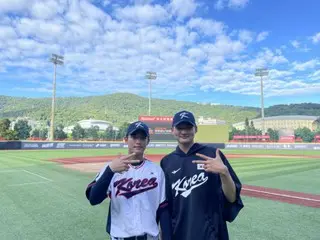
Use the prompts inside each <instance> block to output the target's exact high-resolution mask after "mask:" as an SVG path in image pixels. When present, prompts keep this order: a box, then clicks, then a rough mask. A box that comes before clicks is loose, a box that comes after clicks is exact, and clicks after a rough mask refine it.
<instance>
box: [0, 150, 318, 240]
mask: <svg viewBox="0 0 320 240" xmlns="http://www.w3.org/2000/svg"><path fill="white" fill-rule="evenodd" d="M170 150H171V149H149V150H148V153H168V152H169V151H170ZM119 152H123V153H124V152H125V149H112V150H104V149H101V150H88V149H86V150H64V151H62V150H61V151H60V150H54V151H51V150H43V151H0V184H1V192H0V206H1V208H0V216H1V217H0V239H1V240H2V239H3V240H17V239H23V240H38V239H39V240H40V239H41V240H43V239H48V240H53V239H54V240H57V239H59V240H60V239H61V240H64V239H65V240H71V239H72V240H76V239H77V240H78V239H86V240H89V239H90V240H91V239H95V240H102V239H108V236H107V234H106V233H105V222H106V217H107V209H108V202H107V201H106V202H104V203H103V204H101V205H99V206H95V207H92V206H90V204H89V203H88V201H87V200H86V198H85V195H84V191H85V188H86V185H87V184H88V183H89V181H90V180H91V179H92V178H93V177H94V175H95V174H88V173H86V174H85V173H81V172H78V171H73V170H68V169H65V168H63V167H62V166H60V165H58V164H56V163H53V162H50V161H48V159H52V158H62V157H77V156H103V155H109V154H117V153H119ZM223 152H224V153H233V154H235V153H241V154H250V153H252V154H261V153H262V154H291V155H296V154H303V155H305V156H307V155H320V153H318V154H316V152H307V151H304V152H300V151H270V150H268V151H249V150H241V151H239V150H238V151H235V150H232V151H231V150H228V151H227V150H223ZM230 162H231V164H232V166H233V167H234V169H235V171H236V172H237V174H238V176H239V177H240V179H241V181H242V182H243V183H244V184H250V185H258V186H266V187H273V188H280V189H284V190H292V191H301V192H305V193H313V194H320V188H319V186H320V159H316V158H315V159H308V158H298V159H291V158H267V157H263V158H250V157H248V158H239V159H230ZM243 201H244V204H245V208H244V209H243V210H242V211H241V213H240V215H239V217H238V218H237V219H236V221H235V222H234V223H232V224H229V230H230V239H232V240H233V239H237V240H244V239H248V240H256V239H257V240H279V239H290V240H307V239H314V240H316V239H319V236H320V231H319V226H320V218H319V215H320V209H319V208H310V207H304V206H298V205H290V204H286V203H281V202H274V201H270V200H263V199H257V198H250V197H243Z"/></svg>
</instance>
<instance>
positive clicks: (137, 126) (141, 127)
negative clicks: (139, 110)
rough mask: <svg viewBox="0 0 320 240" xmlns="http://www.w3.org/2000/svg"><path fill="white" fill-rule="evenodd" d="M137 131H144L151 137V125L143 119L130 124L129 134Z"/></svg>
mask: <svg viewBox="0 0 320 240" xmlns="http://www.w3.org/2000/svg"><path fill="white" fill-rule="evenodd" d="M136 131H142V132H144V133H145V134H146V136H147V137H149V127H148V126H147V125H146V124H145V123H143V122H141V121H137V122H133V123H131V124H130V125H129V127H128V129H127V136H129V135H132V134H134V133H135V132H136Z"/></svg>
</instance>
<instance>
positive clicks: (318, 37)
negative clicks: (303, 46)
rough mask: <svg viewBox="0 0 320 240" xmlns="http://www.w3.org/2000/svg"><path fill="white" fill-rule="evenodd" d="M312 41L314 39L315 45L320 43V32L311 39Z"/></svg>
mask: <svg viewBox="0 0 320 240" xmlns="http://www.w3.org/2000/svg"><path fill="white" fill-rule="evenodd" d="M311 39H312V42H313V43H314V44H316V43H318V42H320V32H318V33H316V34H315V35H313V36H312V37H311Z"/></svg>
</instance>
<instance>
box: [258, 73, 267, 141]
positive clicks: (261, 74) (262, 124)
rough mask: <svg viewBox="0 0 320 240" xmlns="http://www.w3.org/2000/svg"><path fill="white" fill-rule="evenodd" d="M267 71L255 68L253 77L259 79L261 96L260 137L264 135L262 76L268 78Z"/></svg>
mask: <svg viewBox="0 0 320 240" xmlns="http://www.w3.org/2000/svg"><path fill="white" fill-rule="evenodd" d="M268 75H269V70H268V69H267V68H257V69H256V72H255V76H257V77H260V91H261V92H260V94H261V126H262V135H264V134H265V133H266V129H265V122H264V99H263V98H264V97H263V76H268Z"/></svg>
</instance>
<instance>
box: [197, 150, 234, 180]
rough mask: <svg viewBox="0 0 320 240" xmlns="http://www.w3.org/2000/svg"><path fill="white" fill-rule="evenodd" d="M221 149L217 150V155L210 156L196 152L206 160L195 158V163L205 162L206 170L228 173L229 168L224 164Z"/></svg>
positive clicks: (221, 173) (222, 173)
mask: <svg viewBox="0 0 320 240" xmlns="http://www.w3.org/2000/svg"><path fill="white" fill-rule="evenodd" d="M219 152H220V151H219V149H217V151H216V157H215V158H212V157H208V156H206V155H203V154H200V153H196V155H197V156H199V157H201V158H202V159H204V160H194V161H192V162H193V163H197V164H203V165H204V166H203V168H204V170H205V171H206V172H211V173H218V174H220V175H226V174H227V173H228V168H227V167H226V165H224V163H223V161H222V160H221V157H220V153H219Z"/></svg>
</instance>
